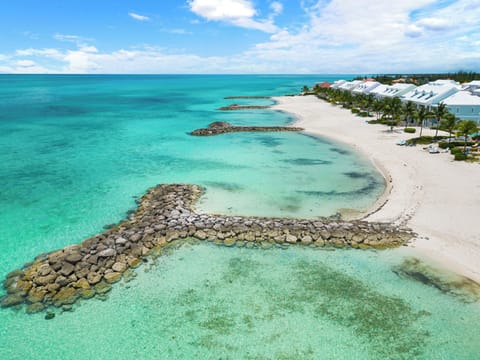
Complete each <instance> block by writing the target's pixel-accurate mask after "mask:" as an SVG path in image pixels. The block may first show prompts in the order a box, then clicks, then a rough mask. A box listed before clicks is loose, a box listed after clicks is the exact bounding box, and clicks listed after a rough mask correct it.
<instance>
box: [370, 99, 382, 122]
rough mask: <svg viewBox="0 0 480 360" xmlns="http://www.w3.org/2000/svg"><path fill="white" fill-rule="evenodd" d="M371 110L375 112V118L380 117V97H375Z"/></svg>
mask: <svg viewBox="0 0 480 360" xmlns="http://www.w3.org/2000/svg"><path fill="white" fill-rule="evenodd" d="M372 111H373V112H374V113H375V115H376V117H377V120H379V119H380V114H381V113H382V111H383V103H382V100H380V99H375V100H374V102H373V105H372Z"/></svg>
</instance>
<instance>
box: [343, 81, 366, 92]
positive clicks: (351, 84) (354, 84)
mask: <svg viewBox="0 0 480 360" xmlns="http://www.w3.org/2000/svg"><path fill="white" fill-rule="evenodd" d="M361 83H363V81H362V80H353V81H346V82H345V83H343V84H342V85H340V86H339V87H338V89H339V90H344V91H350V92H351V91H352V90H353V89H355V88H356V87H357V86H358V85H360V84H361Z"/></svg>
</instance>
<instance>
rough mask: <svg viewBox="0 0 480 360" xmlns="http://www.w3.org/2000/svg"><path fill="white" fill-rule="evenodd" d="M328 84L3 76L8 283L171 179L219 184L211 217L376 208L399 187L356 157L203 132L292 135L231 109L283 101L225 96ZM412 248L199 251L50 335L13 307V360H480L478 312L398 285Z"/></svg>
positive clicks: (168, 261) (271, 118)
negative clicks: (266, 129)
mask: <svg viewBox="0 0 480 360" xmlns="http://www.w3.org/2000/svg"><path fill="white" fill-rule="evenodd" d="M324 78H325V77H302V76H78V77H77V76H73V77H72V76H54V77H52V76H0V85H1V86H0V164H1V166H0V180H1V183H2V190H1V191H0V206H1V208H2V211H0V253H1V254H2V260H1V261H0V277H2V278H3V277H4V275H5V274H6V273H7V272H9V271H11V270H13V269H15V268H17V267H20V266H22V265H23V263H25V262H27V261H30V260H32V259H33V257H34V256H35V255H37V254H39V253H42V252H46V251H49V250H53V249H56V248H59V247H62V246H65V245H68V244H71V243H75V242H79V241H81V240H82V239H84V238H86V237H87V236H89V235H92V234H95V233H98V232H100V231H102V227H103V226H104V225H106V224H110V223H114V222H118V221H119V220H120V219H122V218H123V217H124V216H125V213H126V211H128V210H129V209H132V208H134V207H135V203H134V198H135V197H138V196H140V195H142V194H143V193H144V192H145V190H146V189H147V188H148V187H151V186H154V185H156V184H158V183H163V182H186V183H197V184H201V185H204V186H205V187H206V188H207V192H206V195H205V196H204V197H203V198H202V199H201V202H200V204H199V205H198V207H199V209H200V210H201V211H209V212H218V213H234V214H248V215H268V216H274V215H275V216H277V215H278V216H293V217H316V216H323V215H332V214H334V213H336V212H337V211H339V210H341V209H344V208H349V209H364V208H366V207H368V206H370V205H371V204H372V203H373V201H374V200H375V199H376V198H377V197H378V195H379V194H380V193H381V192H382V191H383V187H384V185H383V180H382V179H381V177H380V175H379V174H378V173H377V172H376V170H375V169H374V168H373V167H372V165H371V164H370V163H369V162H368V161H367V160H365V159H362V158H360V157H359V156H358V155H357V154H355V153H353V152H352V151H351V149H350V148H348V147H345V146H342V145H339V144H336V143H333V142H330V141H327V140H325V139H316V138H312V137H309V136H306V135H302V134H278V133H274V134H228V135H224V136H219V137H212V138H195V137H190V136H189V135H188V132H189V131H192V130H193V129H195V128H199V127H204V126H206V125H207V124H208V123H210V122H212V121H229V122H231V123H234V124H242V125H246V124H253V125H260V124H261V125H274V124H275V125H277V124H285V123H289V122H290V121H291V120H292V119H291V118H290V117H289V116H288V115H287V114H283V113H279V112H273V111H270V110H265V111H242V112H220V111H216V109H217V108H219V107H221V106H224V105H228V104H230V103H241V104H252V103H254V104H262V105H263V104H269V103H270V101H269V100H263V99H262V100H252V99H247V100H246V99H235V100H224V99H223V97H225V96H230V95H282V94H286V93H295V92H298V91H299V89H300V88H301V87H302V86H303V85H304V84H312V83H314V82H316V81H321V80H323V79H324ZM333 78H334V77H332V79H333ZM359 121H360V120H359ZM405 251H406V250H393V251H388V252H379V253H377V252H364V251H335V252H325V251H315V250H312V249H301V248H294V249H288V250H280V249H272V250H259V249H253V250H249V249H238V248H223V247H215V246H213V245H210V244H201V245H195V246H185V247H183V248H181V249H180V250H176V251H172V252H171V253H169V254H168V255H167V256H163V257H160V258H159V259H157V260H156V261H155V263H156V264H155V265H148V266H144V267H141V268H140V269H139V270H138V271H137V272H136V273H137V274H138V276H137V278H136V279H135V280H133V281H132V282H129V283H128V284H123V285H122V284H120V285H117V286H114V289H113V290H112V292H111V294H110V295H109V299H108V300H107V301H105V302H102V301H99V300H92V301H86V302H82V303H80V304H79V306H76V307H75V311H74V312H72V313H64V314H61V315H60V314H59V315H57V316H56V318H55V319H53V320H51V321H46V320H44V318H43V315H41V314H37V315H28V316H27V315H26V314H25V313H24V312H23V311H19V312H16V311H14V310H12V309H0V359H3V358H5V359H24V358H35V359H37V358H38V359H42V358H45V359H46V358H49V359H69V358H85V359H98V358H102V359H108V358H111V359H118V358H126V359H127V358H135V357H137V358H172V359H173V358H192V357H194V356H196V357H197V358H272V359H274V358H275V359H278V358H339V359H340V358H352V359H370V358H379V359H380V358H412V357H419V358H426V359H427V358H436V359H437V358H440V359H441V358H445V359H449V358H459V359H471V358H472V359H473V358H475V355H476V354H478V353H479V352H480V346H479V345H478V344H479V343H480V341H479V340H480V339H479V335H478V333H479V330H480V325H479V324H480V312H479V309H478V304H465V303H463V302H461V301H460V300H459V299H457V298H455V297H453V296H451V295H445V294H442V293H440V292H439V291H438V290H436V289H434V288H431V287H427V286H425V285H423V284H420V283H417V282H414V281H412V280H408V279H403V278H399V277H398V276H397V275H395V274H394V273H393V272H392V266H394V265H397V264H399V263H400V262H401V259H402V257H403V256H406V255H408V254H406V253H405ZM146 269H148V270H149V271H148V272H145V270H146ZM2 291H3V290H2ZM365 304H367V305H365ZM358 309H360V310H358Z"/></svg>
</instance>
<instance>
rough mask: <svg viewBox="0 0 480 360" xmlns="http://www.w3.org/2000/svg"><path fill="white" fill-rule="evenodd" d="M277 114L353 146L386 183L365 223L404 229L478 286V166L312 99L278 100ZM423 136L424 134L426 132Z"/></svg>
mask: <svg viewBox="0 0 480 360" xmlns="http://www.w3.org/2000/svg"><path fill="white" fill-rule="evenodd" d="M275 100H276V101H277V102H278V103H277V105H275V107H274V108H275V109H276V110H282V111H285V112H289V113H291V114H293V115H294V116H296V117H297V121H296V122H295V124H294V125H295V126H301V127H303V128H305V129H306V131H307V132H308V133H311V134H315V135H320V136H325V137H328V138H331V139H333V140H336V141H341V142H343V143H347V144H349V145H351V146H353V147H354V148H355V149H357V150H358V151H360V152H361V153H363V154H365V155H366V156H368V157H369V158H370V159H371V160H372V162H373V163H374V164H375V165H376V166H377V168H379V170H380V171H381V172H382V173H383V174H384V176H385V178H386V179H387V181H388V182H389V185H390V186H389V187H388V189H387V191H386V194H385V199H383V200H384V201H379V203H378V204H377V205H376V209H374V210H372V211H373V212H372V213H370V215H368V216H367V217H366V219H367V220H375V221H389V222H395V223H399V224H405V225H407V226H409V227H410V228H412V229H413V230H414V231H415V232H416V233H418V234H419V236H418V237H417V238H416V239H415V240H414V241H413V242H412V243H411V245H410V246H411V247H413V248H414V249H415V251H418V252H419V253H420V254H421V255H423V256H425V257H427V258H430V259H432V260H433V261H435V262H437V263H440V264H441V265H442V266H444V267H447V268H449V269H451V270H453V271H455V272H456V273H459V274H461V275H464V276H467V277H469V278H470V279H472V280H475V281H476V282H480V164H472V163H466V162H456V161H453V157H452V156H451V155H450V154H445V153H440V154H430V153H428V152H427V151H425V150H423V147H422V146H416V147H405V146H398V145H396V142H397V141H398V140H401V139H408V138H410V137H415V136H418V132H417V134H406V133H404V132H403V128H399V129H397V130H396V131H394V132H390V131H389V128H387V127H386V126H384V125H370V124H367V123H366V122H365V119H363V118H360V117H357V116H354V115H353V114H351V112H350V111H349V110H345V109H342V108H340V107H337V106H334V105H331V104H329V103H327V102H324V101H322V100H319V99H317V98H316V97H315V96H295V97H277V98H275ZM424 134H425V135H427V134H429V130H427V131H425V129H424Z"/></svg>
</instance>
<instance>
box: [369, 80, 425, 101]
mask: <svg viewBox="0 0 480 360" xmlns="http://www.w3.org/2000/svg"><path fill="white" fill-rule="evenodd" d="M416 88H417V87H416V86H415V85H413V84H401V83H399V84H394V85H381V86H378V87H377V88H375V89H373V91H372V93H373V94H375V96H376V97H378V98H386V97H390V98H392V97H401V96H403V95H405V94H406V93H408V92H410V91H412V90H415V89H416Z"/></svg>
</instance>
